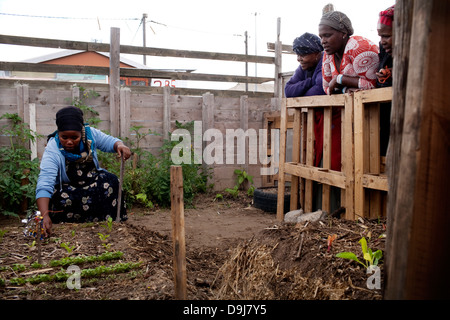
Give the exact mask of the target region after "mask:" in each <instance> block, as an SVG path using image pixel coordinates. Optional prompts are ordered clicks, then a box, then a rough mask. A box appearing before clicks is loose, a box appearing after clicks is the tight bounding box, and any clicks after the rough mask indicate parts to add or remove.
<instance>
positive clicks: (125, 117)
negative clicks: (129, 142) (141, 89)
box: [119, 88, 131, 139]
mask: <svg viewBox="0 0 450 320" xmlns="http://www.w3.org/2000/svg"><path fill="white" fill-rule="evenodd" d="M119 118H120V121H119V124H120V126H119V127H120V130H119V135H120V137H121V138H122V139H124V138H128V137H129V136H130V126H131V89H130V88H120V114H119Z"/></svg>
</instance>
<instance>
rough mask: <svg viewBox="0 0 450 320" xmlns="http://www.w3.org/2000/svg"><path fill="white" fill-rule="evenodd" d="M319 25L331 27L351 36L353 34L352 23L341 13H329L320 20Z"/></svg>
mask: <svg viewBox="0 0 450 320" xmlns="http://www.w3.org/2000/svg"><path fill="white" fill-rule="evenodd" d="M319 25H326V26H329V27H331V28H333V29H335V30H337V31H340V32H343V33H346V34H348V36H351V35H352V34H353V27H352V22H351V21H350V19H349V18H348V17H347V16H346V15H345V13H342V12H340V11H331V12H327V13H325V14H324V15H323V16H322V19H320V23H319Z"/></svg>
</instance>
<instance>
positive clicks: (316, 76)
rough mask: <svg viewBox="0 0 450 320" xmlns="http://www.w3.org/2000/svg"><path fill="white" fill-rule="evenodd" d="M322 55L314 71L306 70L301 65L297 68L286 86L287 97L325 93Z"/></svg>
mask: <svg viewBox="0 0 450 320" xmlns="http://www.w3.org/2000/svg"><path fill="white" fill-rule="evenodd" d="M322 57H323V55H322ZM322 57H321V58H320V60H319V62H318V63H317V66H316V68H315V69H314V72H311V71H305V70H303V69H302V67H301V66H299V67H298V68H297V70H295V73H294V75H293V76H292V77H291V79H289V81H288V82H287V83H286V86H285V88H284V93H285V95H286V98H293V97H304V96H318V95H324V94H325V92H324V91H323V86H322ZM311 73H312V75H311Z"/></svg>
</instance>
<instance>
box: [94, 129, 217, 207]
mask: <svg viewBox="0 0 450 320" xmlns="http://www.w3.org/2000/svg"><path fill="white" fill-rule="evenodd" d="M175 125H176V128H177V129H186V130H188V131H190V132H191V131H193V126H194V122H193V121H192V122H188V123H186V124H182V123H180V122H178V121H176V122H175ZM142 129H143V127H142V126H133V127H131V128H130V130H131V131H132V137H134V139H133V140H129V141H128V142H127V143H128V145H130V146H131V147H130V148H131V151H132V152H133V153H134V154H135V155H137V156H138V157H137V158H136V159H137V160H135V161H134V163H130V162H131V161H127V162H126V163H125V171H124V180H123V190H124V197H125V200H126V202H127V206H129V207H131V206H132V205H133V204H135V203H140V204H143V205H145V206H146V207H148V208H153V207H158V206H159V207H167V206H169V205H170V166H172V165H173V164H174V163H173V161H172V157H171V154H172V150H173V148H174V147H175V146H176V145H177V144H178V143H179V142H178V141H171V136H172V133H170V132H169V139H165V140H164V141H163V145H162V147H161V148H160V153H159V154H158V155H154V154H152V153H151V152H150V151H147V150H143V149H141V147H140V142H141V141H142V140H143V139H145V138H146V137H147V136H149V135H159V134H157V133H154V132H152V131H151V130H148V131H147V132H144V133H141V131H142ZM125 140H126V139H125ZM191 151H192V150H191ZM180 152H181V153H182V152H183V150H181V151H180ZM99 161H100V162H101V164H102V166H103V167H104V168H106V169H107V170H109V171H110V172H112V173H114V174H116V175H118V174H119V173H120V163H119V161H117V159H115V156H114V155H111V154H106V153H103V152H99ZM181 166H182V169H183V191H184V201H185V203H186V205H188V206H189V205H191V204H192V201H193V199H194V197H195V195H196V194H198V193H202V192H206V190H207V189H208V185H207V182H208V177H209V176H210V173H209V171H208V170H207V169H205V168H204V167H203V166H202V165H201V164H196V163H194V152H191V163H190V164H189V163H182V164H181Z"/></svg>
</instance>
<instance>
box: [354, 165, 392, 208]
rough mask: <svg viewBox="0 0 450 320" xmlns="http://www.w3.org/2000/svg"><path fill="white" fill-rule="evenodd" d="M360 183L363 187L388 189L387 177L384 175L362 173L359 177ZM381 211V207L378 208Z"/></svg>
mask: <svg viewBox="0 0 450 320" xmlns="http://www.w3.org/2000/svg"><path fill="white" fill-rule="evenodd" d="M361 184H362V186H363V187H364V188H369V189H374V190H382V191H388V189H389V186H388V179H387V176H386V175H381V176H375V175H371V174H364V175H363V176H362V178H361ZM380 212H381V209H380Z"/></svg>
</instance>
